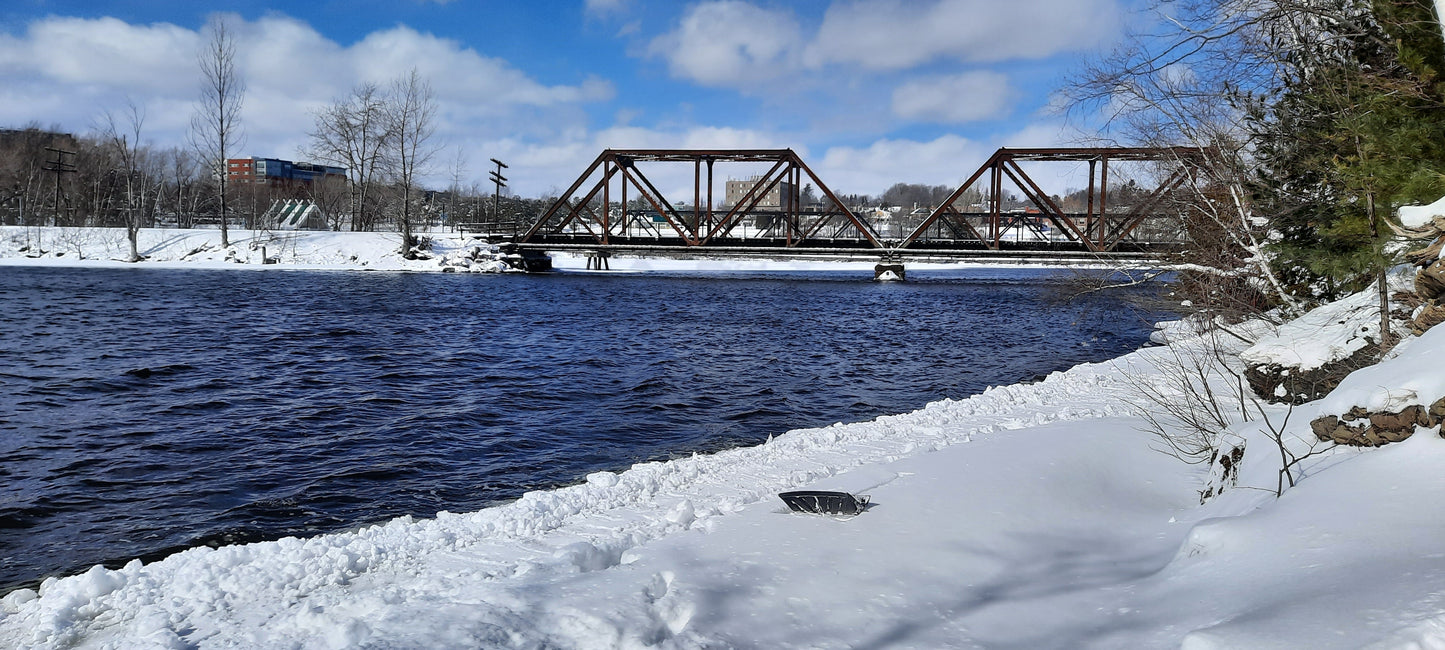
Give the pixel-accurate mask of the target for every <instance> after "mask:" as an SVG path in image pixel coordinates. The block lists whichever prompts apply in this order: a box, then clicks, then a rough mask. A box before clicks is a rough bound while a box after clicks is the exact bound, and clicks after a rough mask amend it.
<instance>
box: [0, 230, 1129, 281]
mask: <svg viewBox="0 0 1445 650" xmlns="http://www.w3.org/2000/svg"><path fill="white" fill-rule="evenodd" d="M422 236H424V237H427V238H428V239H429V240H430V242H431V244H430V246H431V248H430V251H429V256H428V258H427V259H414V260H408V259H405V258H403V257H402V256H401V255H400V254H399V253H398V250H399V249H400V247H401V236H400V235H399V234H397V233H386V232H315V231H253V230H247V229H241V228H233V229H231V232H230V244H231V245H230V246H229V247H226V248H223V247H222V246H221V231H220V230H216V229H177V228H143V229H141V231H140V233H139V236H138V246H137V248H138V250H139V252H140V254H141V255H142V256H143V257H144V258H145V259H144V260H143V261H141V262H129V261H127V260H126V258H127V256H128V255H129V245H128V243H127V242H126V239H125V231H124V230H123V229H120V228H58V227H51V226H46V227H22V226H0V267H5V266H65V267H87V268H158V269H231V270H322V271H388V272H422V273H425V272H431V273H440V272H455V271H458V270H462V271H475V272H501V271H503V270H505V268H504V267H503V266H501V264H500V262H497V263H495V264H494V263H492V262H495V261H496V260H497V259H499V257H498V256H496V255H495V254H494V252H495V251H494V247H492V246H489V245H488V244H486V243H485V242H483V241H481V240H478V239H473V238H472V237H470V236H467V235H464V234H458V233H453V232H434V233H422ZM478 258H481V260H482V263H477V260H478ZM263 259H265V260H267V262H266V263H263V261H262V260H263ZM552 260H553V267H554V268H556V269H558V270H562V271H586V270H587V258H586V257H585V256H584V255H582V254H575V253H566V252H558V253H553V254H552ZM875 263H876V261H873V260H862V261H859V260H853V261H838V260H827V259H812V260H810V259H789V260H762V259H746V258H695V259H669V258H650V257H643V256H637V257H630V256H617V257H614V258H612V259H611V260H610V265H609V266H610V268H609V270H608V271H604V272H614V273H630V272H649V271H662V272H705V273H718V272H746V273H753V272H773V271H783V272H808V273H819V272H833V273H857V274H865V273H866V274H868V275H870V277H871V274H872V273H873V267H874V265H875ZM1001 266H1009V267H1018V268H1055V267H1051V266H1050V265H1047V264H1038V263H1030V262H1008V263H1002V262H999V263H988V264H978V263H973V262H910V263H909V264H908V269H909V271H910V272H918V271H953V270H967V269H976V268H998V267H1001ZM1101 268H1102V267H1101Z"/></svg>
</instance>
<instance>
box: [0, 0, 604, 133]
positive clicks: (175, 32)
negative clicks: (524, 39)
mask: <svg viewBox="0 0 1445 650" xmlns="http://www.w3.org/2000/svg"><path fill="white" fill-rule="evenodd" d="M229 19H230V24H231V27H232V31H233V33H234V34H235V35H236V37H237V38H236V41H237V51H236V65H237V70H238V72H239V73H240V75H241V76H242V77H243V78H244V79H245V81H246V84H247V92H246V96H245V100H244V105H243V106H244V108H243V113H242V121H243V126H244V129H245V131H246V134H247V143H248V144H247V146H246V147H245V152H244V153H245V154H247V155H249V154H255V155H261V156H277V157H294V156H296V153H297V149H298V147H299V146H301V145H302V144H304V142H305V137H306V135H305V134H306V132H307V131H308V130H309V129H310V127H311V122H312V118H311V113H310V111H311V110H312V109H315V108H317V107H319V106H322V105H325V104H326V103H328V102H329V101H331V100H332V99H333V98H335V97H337V96H340V95H342V94H344V93H346V92H347V91H349V90H350V89H351V88H352V87H354V86H355V85H357V84H359V83H363V82H375V83H380V84H384V83H385V82H386V81H388V80H389V79H391V78H394V77H397V76H399V75H400V74H403V73H405V72H406V71H408V70H410V69H411V68H412V67H413V66H415V67H417V68H418V70H419V71H420V72H421V73H422V74H423V75H424V76H426V77H428V78H429V79H430V81H431V84H432V86H433V88H434V90H435V93H436V98H437V102H438V108H439V121H440V124H439V128H438V140H439V141H446V142H452V141H455V142H458V143H467V142H478V141H480V140H482V139H487V138H496V137H500V136H501V135H502V134H503V133H515V134H522V135H527V134H538V133H546V134H553V133H555V131H556V130H557V129H561V128H566V125H568V124H576V123H581V122H584V121H585V115H584V114H583V112H582V109H581V106H582V105H583V104H586V103H588V102H595V101H604V100H607V99H609V98H611V97H612V95H613V93H614V90H613V87H612V85H611V83H609V82H608V81H605V80H602V79H598V78H591V77H589V78H586V79H583V80H581V81H580V82H578V83H575V84H563V85H547V84H543V83H540V82H538V81H537V80H536V79H533V78H532V77H530V76H529V75H527V74H526V73H524V72H522V71H520V70H518V69H517V68H515V67H513V66H512V65H511V64H510V63H508V62H507V61H505V60H502V59H499V58H494V57H488V56H485V55H483V54H482V53H479V52H477V51H476V50H474V49H471V48H469V47H466V46H465V45H463V44H461V43H459V42H457V41H454V40H450V39H445V38H439V37H437V36H434V35H431V34H427V33H422V32H418V31H416V30H414V29H411V28H409V27H406V26H397V27H393V28H390V29H386V30H382V31H377V32H373V33H371V34H369V35H367V36H366V37H364V38H363V39H361V40H360V41H358V42H356V43H353V44H349V45H346V44H341V43H337V42H335V41H332V40H330V39H328V38H327V37H325V36H324V35H322V34H321V33H319V32H318V31H316V29H315V28H313V27H312V26H310V25H309V24H307V23H305V22H302V21H299V20H296V19H293V18H289V17H286V16H280V15H269V16H267V17H263V18H260V19H258V20H256V21H250V22H248V21H244V20H242V19H240V18H239V17H236V16H230V17H229ZM203 40H204V36H203V35H202V34H201V33H200V31H199V30H197V29H188V28H185V27H181V26H177V25H172V24H167V23H157V24H153V25H136V24H129V23H126V22H124V21H121V20H118V19H115V18H97V19H87V18H69V17H49V18H44V19H39V20H36V21H35V22H32V23H31V24H29V25H28V26H27V27H26V29H25V30H24V32H21V33H18V34H14V35H11V34H4V33H0V125H22V124H26V123H29V122H32V121H37V122H39V123H41V124H42V125H43V126H50V125H52V124H55V125H59V126H60V127H61V128H64V129H67V130H71V131H84V130H85V129H86V128H87V127H88V126H89V125H90V124H91V123H92V121H93V120H94V118H95V117H96V115H98V114H99V113H100V112H101V111H102V110H104V109H106V108H115V107H118V106H121V105H123V103H124V97H126V96H130V97H133V98H135V99H136V100H137V101H138V102H140V103H142V104H143V105H144V108H145V110H146V114H147V122H146V127H147V134H146V135H147V138H148V139H149V140H151V141H153V142H154V143H156V144H159V145H163V146H164V145H178V144H180V143H182V142H184V137H185V130H186V128H187V126H188V125H189V121H190V113H191V111H192V108H193V103H194V101H195V100H196V98H197V96H198V94H199V86H200V73H199V70H198V69H197V65H196V52H197V50H198V49H199V47H200V44H201V42H202V41H203Z"/></svg>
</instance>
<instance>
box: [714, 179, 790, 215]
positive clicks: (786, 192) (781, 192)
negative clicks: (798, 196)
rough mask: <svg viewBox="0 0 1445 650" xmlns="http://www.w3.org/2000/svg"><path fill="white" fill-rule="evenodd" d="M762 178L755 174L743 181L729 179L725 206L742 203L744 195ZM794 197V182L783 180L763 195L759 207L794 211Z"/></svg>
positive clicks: (761, 208)
mask: <svg viewBox="0 0 1445 650" xmlns="http://www.w3.org/2000/svg"><path fill="white" fill-rule="evenodd" d="M762 178H763V177H762V176H754V177H752V178H749V179H746V180H741V181H733V180H730V181H728V182H727V192H726V195H725V197H724V199H723V200H724V203H723V207H727V208H731V207H733V206H735V205H737V204H738V203H741V202H742V200H743V197H745V196H747V193H748V190H750V189H752V188H753V186H754V185H757V184H758V181H760V180H762ZM794 198H795V194H794V192H793V184H792V183H789V182H787V181H781V182H779V183H778V184H777V185H774V186H773V189H771V190H768V193H767V194H764V195H763V198H762V200H761V201H758V209H760V210H778V211H792V210H793V209H794V205H793V201H794Z"/></svg>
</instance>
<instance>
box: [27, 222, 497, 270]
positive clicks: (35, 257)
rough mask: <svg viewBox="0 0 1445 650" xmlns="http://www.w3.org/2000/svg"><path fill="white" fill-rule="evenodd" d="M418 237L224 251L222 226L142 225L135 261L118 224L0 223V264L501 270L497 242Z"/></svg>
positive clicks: (242, 234)
mask: <svg viewBox="0 0 1445 650" xmlns="http://www.w3.org/2000/svg"><path fill="white" fill-rule="evenodd" d="M423 235H425V236H429V237H432V239H433V244H432V248H431V251H430V255H431V258H430V259H416V260H408V259H404V258H403V257H402V256H401V255H400V254H399V253H398V252H397V251H398V250H399V249H400V248H401V236H400V235H399V234H397V233H374V232H316V231H279V230H278V231H259V230H246V229H241V228H233V229H231V231H230V244H231V245H230V246H229V247H226V248H222V247H221V231H220V230H211V229H189V230H188V229H156V228H143V229H141V231H140V233H139V235H138V242H137V243H138V246H137V248H138V250H139V252H140V254H141V255H142V256H144V257H145V258H146V259H145V261H143V262H139V263H136V264H132V263H129V262H126V261H125V259H126V256H127V255H128V254H129V246H128V244H127V242H126V239H125V231H124V230H123V229H119V228H57V227H20V226H0V266H7V265H11V266H13V265H29V266H42V265H43V266H84V267H151V268H227V269H267V270H270V269H277V270H295V269H323V270H373V271H434V272H440V271H444V270H447V269H448V268H450V269H451V270H452V271H454V272H455V271H458V270H463V271H470V272H488V273H497V272H501V271H502V270H503V268H504V265H503V263H502V262H501V261H500V256H499V255H498V254H497V253H496V250H495V247H493V246H490V245H488V244H487V243H485V242H481V241H478V240H473V239H470V238H466V237H461V236H458V235H452V234H448V233H431V234H428V233H423ZM42 251H43V252H42ZM474 251H475V252H474ZM263 254H264V258H263ZM263 259H265V260H267V261H266V262H263Z"/></svg>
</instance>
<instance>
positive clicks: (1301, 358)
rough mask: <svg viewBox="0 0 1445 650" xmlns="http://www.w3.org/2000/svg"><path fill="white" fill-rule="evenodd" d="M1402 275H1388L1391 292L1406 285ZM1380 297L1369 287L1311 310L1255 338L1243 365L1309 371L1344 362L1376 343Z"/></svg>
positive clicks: (1405, 277)
mask: <svg viewBox="0 0 1445 650" xmlns="http://www.w3.org/2000/svg"><path fill="white" fill-rule="evenodd" d="M1410 282H1411V280H1410V278H1409V276H1408V275H1407V274H1404V273H1394V274H1392V275H1391V276H1390V280H1389V285H1390V290H1391V291H1398V290H1400V289H1403V288H1406V287H1408V286H1411V285H1410ZM1379 300H1380V297H1379V293H1378V292H1377V290H1376V289H1374V288H1370V289H1366V290H1364V291H1361V292H1359V293H1356V294H1354V295H1351V296H1349V297H1346V298H1344V299H1342V300H1337V301H1335V302H1332V303H1327V304H1325V305H1322V306H1320V307H1317V308H1315V309H1313V310H1311V311H1310V312H1309V313H1307V314H1305V315H1304V316H1301V317H1300V318H1297V319H1295V320H1293V321H1290V322H1288V323H1285V324H1283V325H1281V326H1280V327H1279V329H1278V330H1277V331H1275V332H1274V333H1271V334H1266V335H1264V336H1262V337H1260V338H1259V340H1258V341H1256V342H1255V344H1254V345H1253V346H1251V347H1250V348H1249V349H1247V350H1245V351H1244V352H1242V353H1241V354H1240V355H1239V358H1240V359H1241V360H1243V361H1244V362H1245V363H1246V364H1249V365H1252V366H1257V365H1267V364H1274V365H1279V366H1283V367H1286V368H1297V369H1299V370H1301V371H1309V370H1315V369H1317V368H1320V367H1322V366H1324V365H1326V364H1328V363H1331V362H1334V361H1339V360H1341V359H1347V358H1349V357H1350V356H1351V355H1353V354H1355V353H1356V352H1359V351H1360V350H1363V349H1364V348H1365V347H1366V346H1368V345H1370V343H1371V342H1378V341H1379V340H1380V332H1379V330H1380V302H1379Z"/></svg>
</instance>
